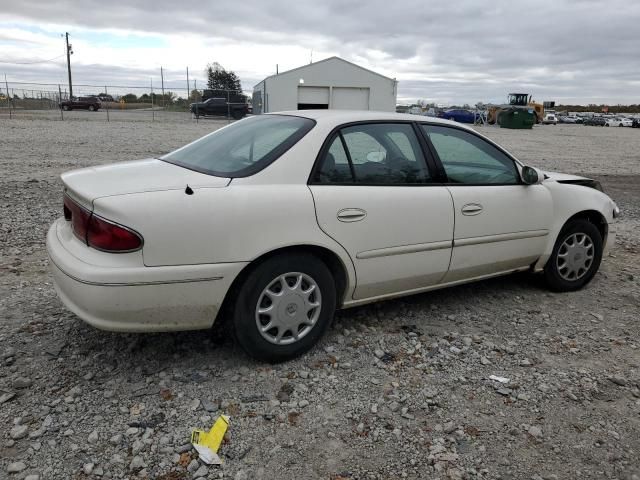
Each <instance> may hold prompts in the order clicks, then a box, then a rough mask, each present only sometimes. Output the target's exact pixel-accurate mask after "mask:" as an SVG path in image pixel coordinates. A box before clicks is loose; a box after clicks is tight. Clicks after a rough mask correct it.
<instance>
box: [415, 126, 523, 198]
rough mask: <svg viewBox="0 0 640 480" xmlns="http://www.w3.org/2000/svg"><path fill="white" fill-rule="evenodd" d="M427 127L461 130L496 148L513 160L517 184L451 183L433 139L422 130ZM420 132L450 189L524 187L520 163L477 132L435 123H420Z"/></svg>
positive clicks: (443, 180)
mask: <svg viewBox="0 0 640 480" xmlns="http://www.w3.org/2000/svg"><path fill="white" fill-rule="evenodd" d="M422 125H424V126H427V127H443V126H444V127H446V128H451V129H453V130H460V131H463V132H465V133H468V134H470V135H473V136H475V137H477V138H479V139H480V140H482V141H485V142H487V143H488V144H489V145H491V146H492V147H494V148H496V149H497V150H498V151H500V152H501V153H502V154H504V156H505V157H507V158H508V159H509V160H511V161H512V162H513V167H514V168H515V171H516V180H517V183H515V184H514V183H455V182H450V181H449V178H448V176H447V172H446V170H445V168H444V164H443V163H442V160H440V155H438V152H437V151H436V148H435V146H434V145H433V143H432V142H431V139H430V138H429V135H428V134H427V132H425V131H424V129H423V128H421V126H422ZM418 130H420V134H421V136H422V138H424V140H425V142H426V143H427V145H428V148H429V151H430V152H431V153H432V155H433V158H434V160H435V161H436V163H437V167H438V173H439V174H440V175H442V177H441V181H442V184H444V185H446V186H448V187H500V186H513V185H524V183H523V181H522V177H521V176H520V169H519V168H518V162H517V160H516V159H515V158H513V157H512V156H511V155H510V154H509V153H508V152H507V151H505V150H504V149H503V148H502V147H500V146H499V145H496V144H495V143H493V142H491V141H487V139H485V138H484V137H482V136H480V135H478V134H477V133H476V132H473V131H469V130H467V129H465V128H460V127H457V126H455V125H443V124H441V123H433V122H418Z"/></svg>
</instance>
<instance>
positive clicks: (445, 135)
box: [421, 125, 519, 185]
mask: <svg viewBox="0 0 640 480" xmlns="http://www.w3.org/2000/svg"><path fill="white" fill-rule="evenodd" d="M421 127H422V129H423V130H424V131H425V133H426V134H427V136H428V137H429V139H430V140H431V143H432V144H433V147H434V148H435V149H436V152H437V153H438V157H440V161H441V162H442V166H443V167H444V170H445V172H446V174H447V177H448V180H449V183H459V184H472V185H485V184H486V185H496V184H498V185H515V184H517V183H519V175H518V170H517V169H516V166H515V163H514V161H513V160H512V159H511V158H509V157H508V156H507V155H506V154H505V153H503V152H501V151H500V150H499V149H497V148H496V147H494V146H493V145H491V144H490V143H489V142H487V141H485V140H483V139H482V138H480V137H477V136H476V135H473V134H472V133H469V132H465V131H463V130H460V129H457V128H452V127H443V126H439V125H421Z"/></svg>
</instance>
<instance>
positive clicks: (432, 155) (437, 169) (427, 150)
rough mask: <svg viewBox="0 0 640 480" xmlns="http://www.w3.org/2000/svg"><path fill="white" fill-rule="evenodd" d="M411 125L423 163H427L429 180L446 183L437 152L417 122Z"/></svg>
mask: <svg viewBox="0 0 640 480" xmlns="http://www.w3.org/2000/svg"><path fill="white" fill-rule="evenodd" d="M412 125H413V131H414V133H415V134H416V136H417V137H418V143H419V144H420V148H421V149H422V156H423V157H424V159H425V162H427V168H428V169H429V174H430V175H431V178H433V180H434V183H436V182H437V183H440V184H442V183H446V182H447V180H448V179H447V174H446V173H445V171H444V167H443V166H442V162H441V161H440V157H438V152H436V149H435V148H434V147H433V145H432V144H431V141H430V140H429V138H428V135H427V134H426V133H425V131H424V130H423V129H422V128H420V124H419V123H418V122H412Z"/></svg>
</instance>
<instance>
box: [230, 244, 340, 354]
mask: <svg viewBox="0 0 640 480" xmlns="http://www.w3.org/2000/svg"><path fill="white" fill-rule="evenodd" d="M233 305H234V312H233V328H234V332H235V336H236V338H237V339H238V342H239V343H240V345H241V346H242V347H243V349H244V350H245V351H246V352H247V353H248V354H249V355H251V356H253V357H255V358H257V359H260V360H266V361H270V362H280V361H284V360H288V359H290V358H294V357H297V356H298V355H301V354H303V353H304V352H306V351H307V350H309V349H310V348H311V347H313V345H315V344H316V343H317V342H318V340H319V339H320V337H321V336H322V335H323V333H324V332H325V330H326V329H327V327H328V326H329V324H330V323H331V320H332V319H333V315H334V312H335V308H336V288H335V282H334V279H333V276H332V275H331V272H330V271H329V269H328V268H327V266H326V265H325V264H324V263H323V262H322V261H321V260H319V259H318V258H316V257H314V256H312V255H307V254H291V255H282V256H277V257H273V258H270V259H268V260H266V261H265V262H264V263H261V264H259V265H258V266H257V267H256V268H255V269H254V270H253V271H252V272H251V273H250V274H249V275H248V276H247V278H246V279H245V281H244V283H243V284H242V285H241V287H240V290H239V291H238V293H237V296H236V298H235V301H234V303H233Z"/></svg>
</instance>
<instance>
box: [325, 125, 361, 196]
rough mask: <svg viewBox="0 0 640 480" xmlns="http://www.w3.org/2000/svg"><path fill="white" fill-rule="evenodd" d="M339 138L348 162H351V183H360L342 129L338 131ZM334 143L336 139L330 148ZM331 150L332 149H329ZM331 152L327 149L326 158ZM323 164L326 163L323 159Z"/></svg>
mask: <svg viewBox="0 0 640 480" xmlns="http://www.w3.org/2000/svg"><path fill="white" fill-rule="evenodd" d="M338 137H340V143H341V144H342V148H343V149H344V153H345V155H346V156H347V162H349V171H350V172H351V181H352V182H353V183H354V184H356V183H358V179H357V178H356V170H355V168H353V160H351V152H349V149H348V148H347V142H346V140H345V139H344V135H342V128H341V129H340V130H338ZM333 142H335V139H333V140H331V142H330V143H329V146H331V145H333ZM329 148H331V147H329ZM328 152H329V149H327V152H326V153H325V156H326V155H327V153H328ZM323 163H324V159H323Z"/></svg>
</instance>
